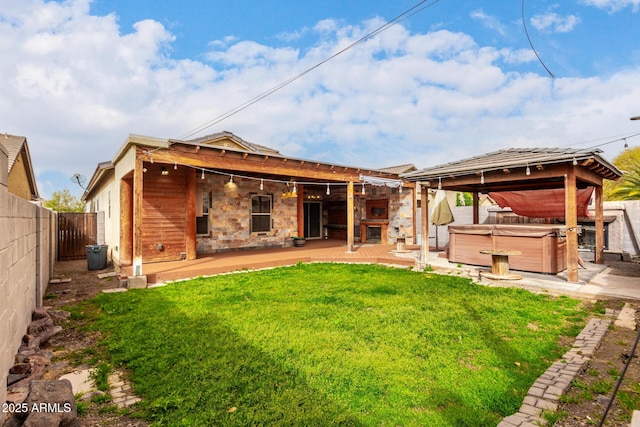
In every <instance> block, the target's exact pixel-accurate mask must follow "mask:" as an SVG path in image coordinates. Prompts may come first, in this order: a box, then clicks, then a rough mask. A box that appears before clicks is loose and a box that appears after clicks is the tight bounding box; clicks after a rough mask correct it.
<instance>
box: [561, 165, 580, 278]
mask: <svg viewBox="0 0 640 427" xmlns="http://www.w3.org/2000/svg"><path fill="white" fill-rule="evenodd" d="M564 182H565V184H564V192H565V225H566V228H567V230H566V233H567V281H568V282H573V283H575V282H577V281H578V207H577V203H576V195H577V186H576V172H575V168H573V167H569V170H568V174H567V175H565V181H564Z"/></svg>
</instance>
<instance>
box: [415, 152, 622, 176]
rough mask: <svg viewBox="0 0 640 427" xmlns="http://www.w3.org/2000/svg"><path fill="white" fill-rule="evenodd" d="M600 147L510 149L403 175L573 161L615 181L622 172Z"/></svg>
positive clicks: (460, 172)
mask: <svg viewBox="0 0 640 427" xmlns="http://www.w3.org/2000/svg"><path fill="white" fill-rule="evenodd" d="M600 153H602V150H598V149H595V150H589V149H573V148H509V149H504V150H499V151H494V152H491V153H487V154H483V155H480V156H474V157H470V158H468V159H464V160H458V161H455V162H450V163H446V164H443V165H439V166H434V167H431V168H425V169H422V170H419V171H416V172H411V173H408V174H403V175H402V177H403V178H406V179H407V180H409V181H426V180H432V179H438V178H445V177H447V178H449V177H455V176H463V175H471V174H480V173H481V172H484V173H487V172H489V171H496V170H504V169H509V168H517V167H526V166H529V167H532V168H533V167H534V166H536V165H548V164H558V163H566V162H573V161H574V160H575V161H576V162H577V163H578V164H580V165H581V166H583V167H585V168H588V169H590V170H592V171H593V172H594V173H596V174H598V175H599V176H601V177H602V178H606V179H612V180H616V179H618V178H620V177H621V176H622V172H621V171H620V170H618V168H616V167H615V166H614V165H612V164H611V163H609V162H608V161H606V160H605V159H604V158H602V157H601V156H600Z"/></svg>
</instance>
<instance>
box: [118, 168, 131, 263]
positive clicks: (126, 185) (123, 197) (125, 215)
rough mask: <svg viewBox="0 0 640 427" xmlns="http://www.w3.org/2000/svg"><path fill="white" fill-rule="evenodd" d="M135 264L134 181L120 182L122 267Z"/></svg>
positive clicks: (127, 179)
mask: <svg viewBox="0 0 640 427" xmlns="http://www.w3.org/2000/svg"><path fill="white" fill-rule="evenodd" d="M132 263H133V179H132V178H122V179H121V180H120V265H121V266H122V265H127V266H129V265H131V264H132Z"/></svg>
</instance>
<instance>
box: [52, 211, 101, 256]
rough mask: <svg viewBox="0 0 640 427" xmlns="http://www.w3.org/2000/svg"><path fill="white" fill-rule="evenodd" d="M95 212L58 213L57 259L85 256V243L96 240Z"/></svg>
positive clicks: (94, 242) (92, 242)
mask: <svg viewBox="0 0 640 427" xmlns="http://www.w3.org/2000/svg"><path fill="white" fill-rule="evenodd" d="M97 232H98V221H97V215H96V214H95V213H66V212H65V213H62V212H61V213H58V261H70V260H74V259H86V258H87V248H86V246H87V245H95V244H96V241H97Z"/></svg>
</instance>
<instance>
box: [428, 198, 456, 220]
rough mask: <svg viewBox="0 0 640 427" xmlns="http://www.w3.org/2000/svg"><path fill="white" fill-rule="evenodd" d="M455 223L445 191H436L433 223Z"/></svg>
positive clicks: (432, 215)
mask: <svg viewBox="0 0 640 427" xmlns="http://www.w3.org/2000/svg"><path fill="white" fill-rule="evenodd" d="M452 222H453V213H451V207H450V206H449V202H448V201H447V197H446V195H445V193H444V190H436V197H435V199H434V201H433V212H432V213H431V223H432V224H434V225H447V224H451V223H452Z"/></svg>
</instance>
